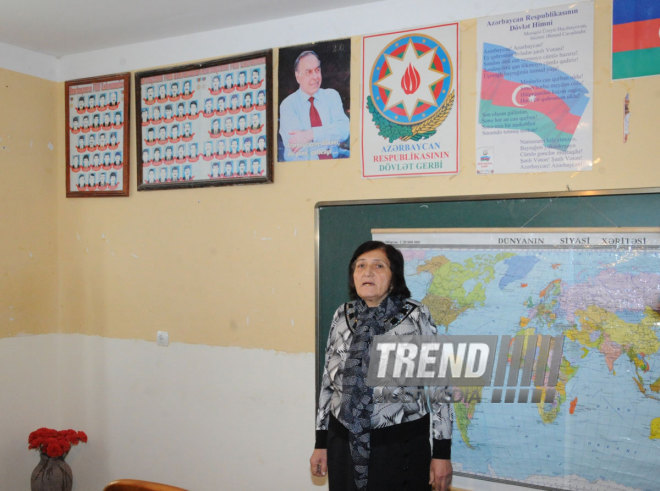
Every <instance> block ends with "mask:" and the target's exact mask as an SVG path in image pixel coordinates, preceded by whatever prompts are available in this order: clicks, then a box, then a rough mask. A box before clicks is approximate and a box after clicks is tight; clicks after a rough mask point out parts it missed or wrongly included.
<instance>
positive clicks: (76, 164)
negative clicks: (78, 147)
mask: <svg viewBox="0 0 660 491" xmlns="http://www.w3.org/2000/svg"><path fill="white" fill-rule="evenodd" d="M78 167H80V155H77V154H76V155H74V156H73V157H71V168H73V169H77V168H78Z"/></svg>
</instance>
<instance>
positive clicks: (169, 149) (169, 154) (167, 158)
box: [165, 145, 174, 162]
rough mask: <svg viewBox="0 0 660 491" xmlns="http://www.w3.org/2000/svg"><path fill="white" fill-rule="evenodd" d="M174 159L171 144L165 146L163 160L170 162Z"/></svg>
mask: <svg viewBox="0 0 660 491" xmlns="http://www.w3.org/2000/svg"><path fill="white" fill-rule="evenodd" d="M172 160H174V148H172V145H168V146H166V147H165V162H171V161H172Z"/></svg>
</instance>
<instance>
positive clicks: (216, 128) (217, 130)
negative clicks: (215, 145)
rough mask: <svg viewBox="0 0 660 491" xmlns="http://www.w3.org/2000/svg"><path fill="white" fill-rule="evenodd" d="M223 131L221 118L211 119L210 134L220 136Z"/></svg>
mask: <svg viewBox="0 0 660 491" xmlns="http://www.w3.org/2000/svg"><path fill="white" fill-rule="evenodd" d="M221 133H222V127H221V126H220V119H218V118H215V119H214V120H213V121H211V129H210V130H209V134H210V135H211V137H213V136H219V135H220V134H221Z"/></svg>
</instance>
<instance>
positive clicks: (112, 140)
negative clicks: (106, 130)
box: [110, 131, 119, 148]
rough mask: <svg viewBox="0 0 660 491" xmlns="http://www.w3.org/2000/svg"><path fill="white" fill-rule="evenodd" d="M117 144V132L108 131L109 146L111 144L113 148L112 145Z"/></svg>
mask: <svg viewBox="0 0 660 491" xmlns="http://www.w3.org/2000/svg"><path fill="white" fill-rule="evenodd" d="M118 144H119V142H118V141H117V132H116V131H113V132H112V133H110V146H111V147H112V148H114V147H116V146H117V145H118Z"/></svg>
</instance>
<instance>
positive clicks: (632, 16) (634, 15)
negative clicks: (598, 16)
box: [612, 0, 660, 25]
mask: <svg viewBox="0 0 660 491" xmlns="http://www.w3.org/2000/svg"><path fill="white" fill-rule="evenodd" d="M659 17H660V0H614V3H613V5H612V24H614V25H616V24H627V23H629V22H638V21H642V20H650V19H657V18H659Z"/></svg>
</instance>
